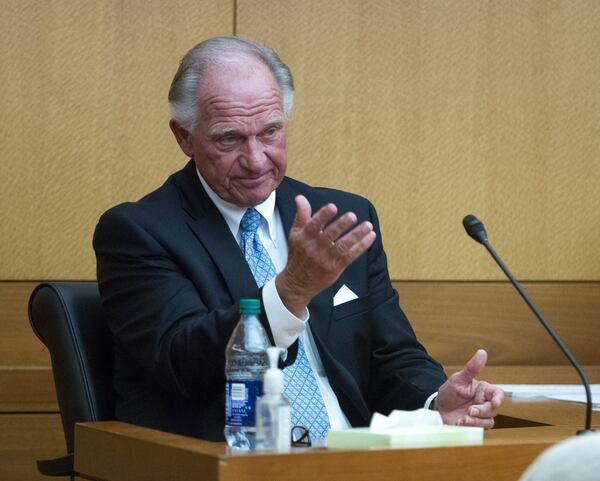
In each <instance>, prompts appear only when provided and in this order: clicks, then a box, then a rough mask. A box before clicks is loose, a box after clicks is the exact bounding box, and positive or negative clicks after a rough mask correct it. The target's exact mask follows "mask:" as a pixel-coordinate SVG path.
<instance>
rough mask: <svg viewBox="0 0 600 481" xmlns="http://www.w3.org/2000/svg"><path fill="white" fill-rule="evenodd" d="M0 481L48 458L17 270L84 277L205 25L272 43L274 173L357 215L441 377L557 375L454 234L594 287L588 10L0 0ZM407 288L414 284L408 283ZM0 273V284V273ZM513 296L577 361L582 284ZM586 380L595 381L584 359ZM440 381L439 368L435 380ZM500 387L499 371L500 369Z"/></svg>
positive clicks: (544, 5) (592, 339) (483, 263)
mask: <svg viewBox="0 0 600 481" xmlns="http://www.w3.org/2000/svg"><path fill="white" fill-rule="evenodd" d="M0 6H1V8H0V40H1V41H0V62H1V64H2V66H3V67H2V69H1V71H0V85H1V88H0V103H1V104H2V109H0V161H1V162H2V166H3V168H2V169H0V212H2V228H1V229H0V478H2V479H5V478H6V479H13V480H16V481H20V480H30V479H41V477H39V476H38V475H37V474H36V473H35V466H34V460H35V459H38V458H45V457H46V458H47V457H52V456H58V455H61V454H63V449H64V448H63V443H62V432H61V428H60V422H59V417H58V414H57V412H56V401H55V395H54V389H53V383H52V378H51V370H50V364H49V357H48V353H47V352H46V351H45V349H44V348H43V346H42V345H41V343H39V342H38V341H37V340H36V339H35V337H34V336H33V334H32V333H31V331H30V330H29V326H28V323H27V320H26V302H27V297H28V295H29V292H30V291H31V289H32V288H33V286H34V283H27V282H6V281H27V280H30V279H93V278H94V277H95V262H94V256H93V252H92V249H91V236H92V232H93V228H94V226H95V223H96V220H97V218H98V217H99V215H100V214H101V213H102V212H103V211H104V210H105V209H107V208H108V207H110V206H111V205H114V204H116V203H118V202H122V201H126V200H134V199H137V198H139V197H140V196H141V195H143V194H144V193H146V192H148V191H149V190H151V189H153V188H155V187H157V186H159V185H160V184H161V183H162V182H163V181H164V179H165V178H166V176H167V175H168V174H169V173H171V172H173V171H174V170H176V169H178V168H180V166H182V165H183V164H184V162H185V158H184V157H183V155H182V154H181V152H180V151H179V150H178V147H177V146H176V144H175V142H174V140H173V139H172V138H171V134H170V132H169V129H168V126H167V123H168V120H169V113H168V106H167V101H166V96H167V91H168V87H169V84H170V81H171V78H172V76H173V74H174V72H175V70H176V67H177V63H178V61H179V59H180V57H181V56H182V55H183V54H184V53H185V52H186V51H187V50H188V49H189V48H190V47H191V46H193V45H194V44H195V43H196V42H198V41H199V40H201V39H204V38H207V37H209V36H213V35H218V34H233V33H237V34H240V35H246V36H249V37H253V38H256V39H259V40H263V41H265V42H267V43H269V44H271V45H272V46H273V47H274V48H275V49H276V50H277V51H278V52H279V53H280V54H281V56H282V58H283V60H284V61H285V62H286V63H288V65H290V67H291V68H292V71H293V72H294V75H295V80H296V87H297V90H296V99H295V110H294V113H293V116H292V120H291V123H290V125H289V159H290V167H289V171H288V173H289V174H290V175H292V176H294V177H297V178H299V179H300V180H304V181H306V182H309V183H313V184H318V185H327V186H332V187H338V188H342V189H345V190H351V191H354V192H357V193H360V194H363V195H365V196H367V197H369V198H370V199H371V200H372V201H373V202H374V203H375V205H376V207H377V208H378V211H379V214H380V217H381V223H382V227H383V234H384V243H385V246H386V250H387V252H388V255H389V262H390V272H391V274H392V277H393V278H395V279H405V280H406V281H408V282H402V283H397V284H396V286H397V287H398V289H399V290H400V292H401V296H402V305H403V307H404V308H405V310H406V311H407V313H408V314H409V317H410V318H411V320H412V322H413V325H414V327H415V330H416V331H417V334H418V335H419V336H420V338H421V339H422V341H423V343H424V344H425V345H426V346H427V347H428V349H429V350H430V351H431V352H432V354H433V355H434V356H436V357H438V358H439V359H440V360H441V361H442V362H444V363H445V364H446V365H447V366H454V365H459V364H462V363H463V362H464V360H465V358H466V357H467V356H468V355H469V354H470V353H471V352H472V351H473V350H474V349H476V348H477V347H486V348H487V349H488V351H489V352H490V361H491V363H492V364H493V367H494V368H495V369H496V370H492V371H490V372H491V373H492V377H491V378H490V379H491V380H494V381H500V382H507V381H523V382H528V381H531V379H530V378H528V377H527V376H528V375H529V374H527V373H525V374H523V375H522V376H521V377H519V374H518V373H519V372H524V371H518V369H515V366H517V365H519V364H527V363H538V364H542V365H545V366H546V369H547V370H546V371H544V372H545V376H546V377H545V378H544V379H546V380H555V381H557V382H576V378H575V377H574V376H573V374H572V373H571V372H570V368H567V367H566V366H564V365H562V366H556V364H557V363H560V362H562V361H560V357H557V351H556V349H555V348H554V346H553V345H552V344H551V343H550V341H549V340H540V342H537V339H538V336H540V337H541V338H542V339H543V336H544V333H543V332H541V331H540V328H539V327H538V326H537V325H536V324H535V322H534V320H533V319H531V315H530V314H529V313H528V312H527V311H526V310H525V308H524V307H523V306H522V305H521V304H520V300H519V299H517V298H516V297H515V296H516V294H514V293H512V291H511V290H510V288H509V287H508V286H507V285H506V284H503V283H501V284H493V283H487V282H467V283H461V282H454V283H446V282H437V281H442V280H468V281H474V280H479V281H482V280H492V279H500V278H501V274H500V273H499V271H498V270H497V269H496V267H495V266H494V264H493V262H492V261H491V260H490V259H489V258H488V257H487V255H486V254H485V252H483V249H482V248H481V247H479V246H477V245H475V244H474V243H473V242H472V241H471V240H470V239H468V238H467V237H466V235H465V234H464V232H463V229H462V226H461V225H460V221H461V219H462V217H463V215H465V214H467V213H470V212H473V213H475V214H477V215H479V216H480V217H481V218H482V220H484V222H485V223H486V225H487V226H488V231H489V233H490V236H491V239H492V241H493V243H494V245H495V246H496V248H497V249H498V251H499V252H500V253H501V254H503V255H505V257H506V260H507V262H508V263H509V264H510V266H511V267H512V268H513V270H514V271H515V273H516V274H517V275H518V276H519V277H520V278H522V279H530V280H531V279H537V280H543V281H562V280H575V281H598V280H599V279H600V260H599V256H598V255H597V254H596V252H595V249H594V246H595V245H596V244H597V240H598V238H599V237H600V223H599V222H597V219H596V218H597V212H598V211H599V207H600V187H599V186H600V163H599V162H598V157H599V156H600V155H599V154H600V135H599V134H600V117H599V116H598V114H597V110H598V109H597V105H598V104H599V103H600V88H599V87H598V82H597V79H598V78H599V77H600V58H599V57H598V55H597V52H598V51H600V30H599V29H598V28H597V25H598V24H599V23H600V3H598V2H596V1H595V0H530V1H527V2H503V1H501V0H484V1H481V0H465V1H460V2H451V1H448V2H442V1H439V2H431V1H425V0H416V1H411V2H398V1H395V0H360V1H358V0H356V1H354V0H351V1H347V0H329V1H327V2H322V1H318V0H280V1H276V2H273V1H267V0H227V1H217V0H174V1H170V2H163V1H160V0H132V1H128V2H121V1H117V0H100V1H97V2H79V1H76V0H62V1H54V2H38V1H35V0H19V1H16V0H0ZM415 280H417V281H418V280H425V281H428V282H410V281H415ZM2 281H4V282H2ZM529 288H530V289H531V291H532V295H533V297H534V298H535V299H536V301H538V302H539V304H540V306H541V307H542V309H543V310H544V311H545V312H546V313H547V314H548V317H549V318H550V319H551V320H552V321H555V324H556V325H557V328H558V330H559V332H560V333H561V334H562V335H564V337H565V340H566V341H567V344H569V345H570V346H576V347H574V348H573V350H574V352H575V354H576V355H578V356H579V357H580V359H581V360H582V362H584V363H586V364H588V365H590V364H591V365H594V366H597V365H599V364H600V362H599V359H598V353H597V352H596V351H595V350H594V347H593V346H597V345H598V341H599V339H598V336H599V329H598V325H599V323H600V318H599V317H598V313H599V312H600V306H599V305H598V302H599V299H600V293H599V291H598V282H575V283H553V282H549V283H544V282H543V283H539V284H531V285H530V286H529ZM593 369H594V370H593V374H592V378H593V379H595V380H596V381H598V380H599V379H600V371H598V368H596V367H594V368H593ZM450 370H452V368H450ZM515 376H516V377H515Z"/></svg>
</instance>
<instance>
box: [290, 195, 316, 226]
mask: <svg viewBox="0 0 600 481" xmlns="http://www.w3.org/2000/svg"><path fill="white" fill-rule="evenodd" d="M294 202H295V203H296V218H295V219H294V225H296V226H298V227H304V226H305V225H306V224H307V222H308V221H309V220H310V216H311V212H312V209H311V208H310V204H309V203H308V200H306V197H304V196H303V195H297V196H296V198H295V199H294Z"/></svg>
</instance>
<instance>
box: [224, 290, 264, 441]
mask: <svg viewBox="0 0 600 481" xmlns="http://www.w3.org/2000/svg"><path fill="white" fill-rule="evenodd" d="M259 313H260V301H259V300H258V299H241V300H240V322H238V325H237V326H236V328H235V329H234V330H233V333H232V334H231V338H230V339H229V342H228V343H227V349H226V351H225V440H226V441H227V445H228V446H229V447H230V448H231V449H235V450H239V451H250V450H254V448H255V446H256V400H257V398H259V397H260V396H261V395H262V380H263V376H264V374H265V372H266V370H267V368H268V367H269V358H268V356H267V348H268V347H269V339H268V337H267V333H266V332H265V330H264V328H263V327H262V325H261V323H260V321H259V320H258V317H257V316H258V314H259Z"/></svg>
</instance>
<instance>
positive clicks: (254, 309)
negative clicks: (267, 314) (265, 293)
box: [240, 299, 260, 314]
mask: <svg viewBox="0 0 600 481" xmlns="http://www.w3.org/2000/svg"><path fill="white" fill-rule="evenodd" d="M240 313H241V314H260V300H259V299H240Z"/></svg>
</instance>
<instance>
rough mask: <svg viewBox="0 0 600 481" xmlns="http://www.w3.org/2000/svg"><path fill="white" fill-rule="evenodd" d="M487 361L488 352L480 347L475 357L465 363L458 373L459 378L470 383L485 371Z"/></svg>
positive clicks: (460, 380)
mask: <svg viewBox="0 0 600 481" xmlns="http://www.w3.org/2000/svg"><path fill="white" fill-rule="evenodd" d="M486 362H487V352H485V351H484V350H483V349H478V350H477V352H476V353H475V354H474V355H473V357H472V358H471V359H469V361H468V362H467V363H466V364H465V367H463V368H462V369H461V370H460V371H458V372H457V373H456V377H457V380H458V381H459V382H462V383H465V384H470V383H471V381H472V380H473V379H475V378H476V377H477V376H479V374H480V373H481V371H483V368H484V367H485V363H486Z"/></svg>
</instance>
